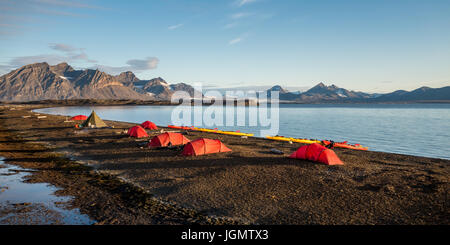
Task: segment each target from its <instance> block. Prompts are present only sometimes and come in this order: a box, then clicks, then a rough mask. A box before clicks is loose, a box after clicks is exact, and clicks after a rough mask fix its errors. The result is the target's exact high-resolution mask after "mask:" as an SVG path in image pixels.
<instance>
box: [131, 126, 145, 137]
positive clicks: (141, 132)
mask: <svg viewBox="0 0 450 245" xmlns="http://www.w3.org/2000/svg"><path fill="white" fill-rule="evenodd" d="M127 134H128V135H129V136H131V137H136V138H143V137H148V134H147V132H145V129H143V128H142V127H141V126H134V127H132V128H130V129H128V132H127Z"/></svg>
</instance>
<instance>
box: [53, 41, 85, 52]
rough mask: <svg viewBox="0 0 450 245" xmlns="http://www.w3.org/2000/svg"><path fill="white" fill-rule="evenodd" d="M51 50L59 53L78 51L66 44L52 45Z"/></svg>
mask: <svg viewBox="0 0 450 245" xmlns="http://www.w3.org/2000/svg"><path fill="white" fill-rule="evenodd" d="M49 47H50V48H51V49H54V50H57V51H63V52H73V51H76V50H78V49H77V48H75V47H73V46H70V45H67V44H64V43H51V44H50V45H49Z"/></svg>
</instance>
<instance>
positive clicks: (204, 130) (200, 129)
mask: <svg viewBox="0 0 450 245" xmlns="http://www.w3.org/2000/svg"><path fill="white" fill-rule="evenodd" d="M193 130H195V131H201V132H207V133H215V134H226V135H235V136H253V135H254V134H247V133H241V132H234V131H222V130H217V129H208V128H193Z"/></svg>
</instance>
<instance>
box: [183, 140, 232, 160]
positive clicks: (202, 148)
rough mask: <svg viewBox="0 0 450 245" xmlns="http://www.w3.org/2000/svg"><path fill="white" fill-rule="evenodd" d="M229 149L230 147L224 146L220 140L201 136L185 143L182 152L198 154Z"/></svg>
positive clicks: (192, 154)
mask: <svg viewBox="0 0 450 245" xmlns="http://www.w3.org/2000/svg"><path fill="white" fill-rule="evenodd" d="M229 151H231V149H230V148H228V147H226V146H225V145H224V144H223V143H222V142H220V140H211V139H204V138H201V139H198V140H194V141H191V142H189V143H187V144H186V146H185V147H184V149H183V153H182V154H183V155H184V156H199V155H204V154H211V153H219V152H229Z"/></svg>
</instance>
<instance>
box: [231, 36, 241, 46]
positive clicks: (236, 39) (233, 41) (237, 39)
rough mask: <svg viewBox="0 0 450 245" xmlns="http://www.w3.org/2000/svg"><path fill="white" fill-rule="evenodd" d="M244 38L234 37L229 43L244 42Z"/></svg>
mask: <svg viewBox="0 0 450 245" xmlns="http://www.w3.org/2000/svg"><path fill="white" fill-rule="evenodd" d="M242 40H243V38H241V37H238V38H235V39H233V40H230V41H229V42H228V44H229V45H235V44H237V43H240V42H242Z"/></svg>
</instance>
